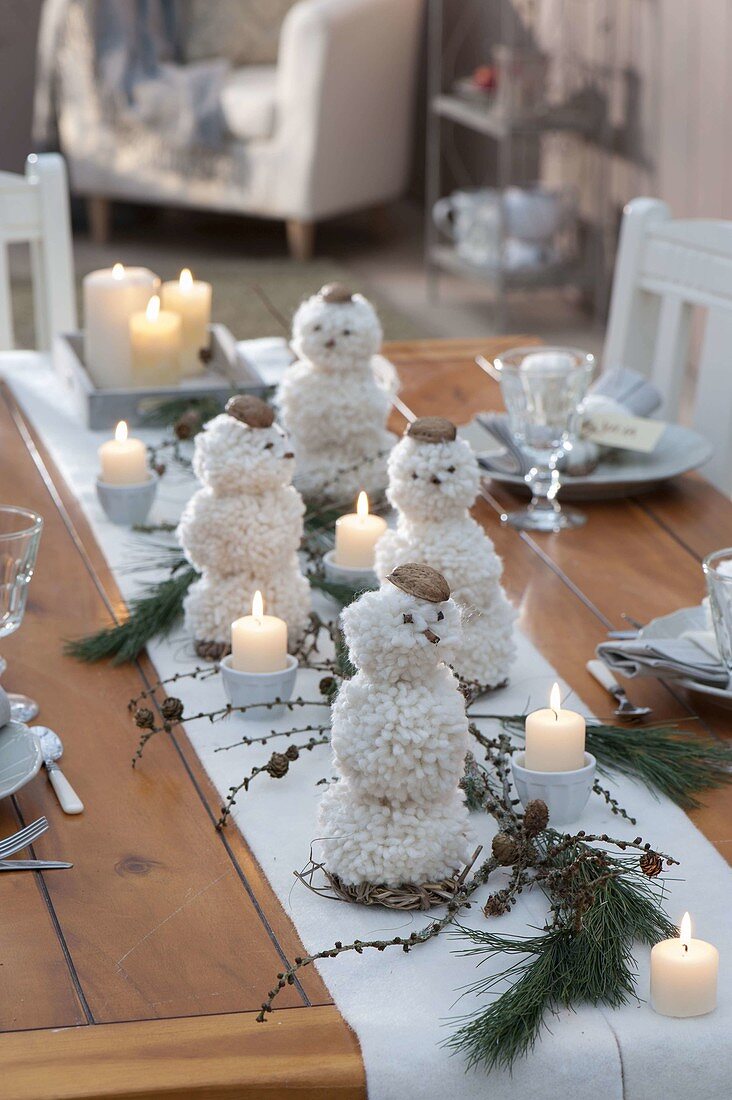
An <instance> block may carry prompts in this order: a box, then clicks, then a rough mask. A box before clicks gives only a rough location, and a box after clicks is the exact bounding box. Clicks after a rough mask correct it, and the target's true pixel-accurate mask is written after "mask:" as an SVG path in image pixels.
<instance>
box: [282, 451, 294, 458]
mask: <svg viewBox="0 0 732 1100" xmlns="http://www.w3.org/2000/svg"><path fill="white" fill-rule="evenodd" d="M282 457H283V458H294V457H295V452H294V451H287V453H286V454H283V456H282Z"/></svg>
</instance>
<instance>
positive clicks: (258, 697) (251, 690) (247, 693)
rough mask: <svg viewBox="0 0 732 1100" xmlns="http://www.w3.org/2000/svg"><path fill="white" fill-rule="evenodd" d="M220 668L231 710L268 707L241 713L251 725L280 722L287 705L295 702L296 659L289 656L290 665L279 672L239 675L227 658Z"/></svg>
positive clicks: (288, 663)
mask: <svg viewBox="0 0 732 1100" xmlns="http://www.w3.org/2000/svg"><path fill="white" fill-rule="evenodd" d="M219 668H220V669H221V679H222V680H223V683H224V692H225V694H226V698H227V699H228V700H229V702H230V703H231V705H232V707H248V706H251V705H252V703H264V704H269V705H267V706H260V707H257V708H256V709H255V710H252V711H248V710H245V711H243V712H242V714H241V717H242V718H246V719H248V720H249V721H266V722H269V720H270V719H271V718H280V717H282V715H283V714H284V713H285V707H284V704H285V703H287V702H289V700H290V699H291V698H292V692H293V689H294V687H295V678H296V676H297V669H298V664H297V658H296V657H293V656H292V655H291V654H290V653H288V654H287V664H286V665H285V667H284V668H282V669H278V670H277V671H276V672H240V671H239V670H238V669H236V668H234V667H233V666H232V656H231V654H229V655H228V657H224V658H223V660H222V661H221V663H220V665H219Z"/></svg>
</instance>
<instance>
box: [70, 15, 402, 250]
mask: <svg viewBox="0 0 732 1100" xmlns="http://www.w3.org/2000/svg"><path fill="white" fill-rule="evenodd" d="M421 17H422V0H301V2H299V3H297V4H295V6H294V7H293V8H292V9H291V10H290V11H289V12H288V14H287V15H286V17H285V20H284V23H283V25H282V29H281V33H280V40H279V51H278V59H277V64H276V65H251V66H245V67H244V68H240V69H234V70H232V71H231V72H230V73H229V75H228V76H227V77H226V80H225V83H224V87H223V91H222V92H221V108H222V111H223V116H224V119H225V121H226V128H227V131H228V133H227V136H226V141H225V143H224V145H223V146H222V148H221V149H217V150H216V151H215V152H212V153H210V154H209V155H207V156H206V157H202V156H201V151H200V150H198V151H196V154H195V156H194V155H191V158H190V160H189V159H187V157H186V156H185V155H183V156H181V154H180V150H177V151H176V155H174V156H173V155H170V153H169V152H166V151H165V150H164V149H161V144H160V141H159V140H158V138H159V135H156V134H150V135H149V140H145V136H144V135H143V137H142V139H141V136H140V134H139V133H136V134H135V135H134V138H132V137H131V136H129V135H125V134H124V133H120V131H119V130H118V129H117V130H113V129H112V128H111V127H110V126H109V124H107V123H105V121H104V116H103V112H102V110H101V107H100V97H99V89H98V87H97V86H96V81H95V75H94V74H95V70H94V57H93V46H92V43H91V40H90V38H89V35H88V33H84V29H83V27H82V26H81V22H80V20H81V19H82V16H81V14H80V12H79V11H78V10H77V11H76V12H74V11H73V5H72V7H71V9H67V12H66V18H67V19H68V20H69V21H70V24H71V25H70V26H69V27H68V28H67V30H66V32H65V33H64V35H63V39H62V44H61V46H60V47H59V48H58V49H57V50H56V51H55V52H54V57H55V59H56V60H55V64H56V69H57V75H56V83H55V88H56V90H55V95H56V118H57V127H58V135H59V141H60V146H61V150H62V152H63V153H64V155H65V156H66V159H67V163H68V166H69V172H70V177H71V186H72V190H73V191H74V192H75V193H77V194H81V195H84V196H86V197H87V200H88V203H89V210H90V216H91V225H92V229H93V232H94V233H95V236H96V237H97V238H103V237H104V236H105V235H106V234H107V232H108V228H109V203H110V200H113V199H115V198H119V199H125V200H129V201H135V200H137V201H141V202H146V203H149V202H153V203H159V204H165V205H171V206H188V207H199V208H205V209H215V210H222V211H232V212H239V213H242V214H248V215H254V216H257V217H262V218H278V219H282V220H284V221H285V223H286V226H287V237H288V243H289V247H290V250H291V253H292V254H293V255H294V256H296V257H298V258H306V257H308V256H309V255H310V254H311V252H312V249H313V244H314V235H315V226H316V223H317V222H318V221H320V220H322V219H324V218H329V217H331V216H334V215H337V214H342V213H346V212H348V211H352V210H357V209H360V208H366V207H369V206H376V205H380V204H382V203H385V202H388V201H390V200H392V199H395V198H397V197H398V196H399V194H400V193H401V192H402V191H403V190H404V187H405V184H406V181H407V176H408V171H409V163H410V153H411V134H412V118H413V113H414V91H415V79H416V68H417V57H418V52H419V44H420V34H421ZM74 20H76V25H74Z"/></svg>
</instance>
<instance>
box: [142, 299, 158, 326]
mask: <svg viewBox="0 0 732 1100" xmlns="http://www.w3.org/2000/svg"><path fill="white" fill-rule="evenodd" d="M145 316H146V317H147V319H148V321H157V319H158V317H159V316H160V298H159V297H158V296H157V294H153V296H152V298H151V299H150V301H149V302H148V303H147V309H146V310H145Z"/></svg>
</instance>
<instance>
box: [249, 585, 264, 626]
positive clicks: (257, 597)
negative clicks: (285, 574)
mask: <svg viewBox="0 0 732 1100" xmlns="http://www.w3.org/2000/svg"><path fill="white" fill-rule="evenodd" d="M252 617H253V618H254V619H256V620H257V624H258V625H259V626H261V625H262V618H263V617H264V600H263V599H262V593H261V592H260V591H259V589H257V591H256V592H255V593H254V599H253V600H252Z"/></svg>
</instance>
